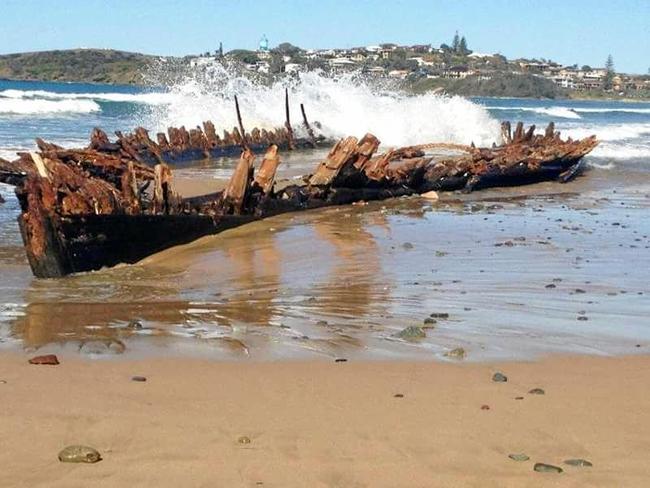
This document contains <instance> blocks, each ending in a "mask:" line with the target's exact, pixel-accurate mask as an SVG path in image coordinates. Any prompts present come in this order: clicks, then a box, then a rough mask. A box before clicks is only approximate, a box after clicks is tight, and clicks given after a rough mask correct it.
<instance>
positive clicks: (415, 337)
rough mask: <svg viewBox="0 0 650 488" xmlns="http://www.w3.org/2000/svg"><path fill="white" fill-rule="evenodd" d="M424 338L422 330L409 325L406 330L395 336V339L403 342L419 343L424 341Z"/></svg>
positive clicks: (424, 334) (424, 333)
mask: <svg viewBox="0 0 650 488" xmlns="http://www.w3.org/2000/svg"><path fill="white" fill-rule="evenodd" d="M426 336H427V334H426V332H424V329H422V327H420V326H418V325H409V326H408V327H407V328H406V329H404V330H401V331H400V332H398V333H397V334H395V337H399V338H400V339H404V340H405V341H419V340H420V339H424V338H425V337H426Z"/></svg>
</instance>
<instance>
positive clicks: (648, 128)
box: [562, 124, 650, 141]
mask: <svg viewBox="0 0 650 488" xmlns="http://www.w3.org/2000/svg"><path fill="white" fill-rule="evenodd" d="M562 133H563V134H564V135H567V136H571V137H573V138H574V139H582V138H583V137H588V136H590V135H593V134H595V135H596V137H597V138H598V139H599V140H601V141H626V140H631V139H638V138H640V137H644V138H645V137H646V136H649V135H650V124H607V125H595V124H594V125H582V126H579V127H571V128H569V129H568V130H563V131H562Z"/></svg>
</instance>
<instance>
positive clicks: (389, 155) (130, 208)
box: [16, 124, 597, 278]
mask: <svg viewBox="0 0 650 488" xmlns="http://www.w3.org/2000/svg"><path fill="white" fill-rule="evenodd" d="M503 139H504V144H503V145H501V146H498V147H493V148H475V147H473V146H458V145H454V144H426V145H421V146H412V147H406V148H400V149H395V150H391V151H388V152H386V153H384V154H380V155H375V153H376V151H377V149H378V147H379V140H378V139H377V138H375V137H374V136H373V135H371V134H366V135H365V136H364V137H363V138H362V139H360V140H358V139H356V138H354V137H348V138H345V139H342V140H340V141H339V142H338V143H337V144H336V145H335V146H334V147H333V148H332V149H331V151H330V152H329V154H328V155H327V157H326V158H325V159H324V160H323V161H322V162H321V163H320V164H319V165H318V167H317V168H316V170H315V171H314V173H313V174H311V175H309V176H306V177H305V178H304V179H303V182H302V183H300V184H297V185H290V186H286V187H283V188H280V189H277V188H276V185H275V175H276V171H277V168H278V165H279V163H280V158H279V155H278V147H277V145H271V146H270V147H269V148H268V149H267V151H266V153H265V155H264V158H263V161H262V162H261V164H260V165H259V166H258V167H257V168H255V166H254V164H253V163H254V159H255V156H254V154H253V152H252V151H251V150H250V148H249V147H247V145H246V144H244V149H243V151H242V154H241V157H240V160H239V162H238V164H237V166H236V167H235V169H234V172H233V175H232V178H231V179H230V182H229V183H228V185H227V187H226V189H225V190H224V191H222V192H216V193H213V194H210V195H204V196H199V197H193V198H182V197H180V196H179V195H177V194H175V193H174V191H173V185H172V174H171V170H170V169H169V166H168V165H166V164H165V163H164V162H158V163H157V164H156V165H155V166H154V167H151V166H149V165H147V164H144V163H143V162H142V161H140V160H138V159H136V158H133V159H127V158H125V157H124V156H123V155H115V154H111V153H110V152H105V151H100V150H97V149H91V148H87V149H80V150H64V149H61V148H57V147H53V146H48V145H46V144H40V146H42V147H41V149H42V150H41V152H40V153H31V154H27V155H23V156H22V158H21V160H20V161H19V162H18V163H17V164H18V165H19V166H20V167H21V168H22V170H23V171H24V172H25V173H26V176H25V178H24V180H23V181H22V182H21V183H20V185H19V186H18V187H17V189H16V194H17V196H18V199H19V202H20V205H21V209H22V213H21V215H20V216H19V224H20V228H21V234H22V237H23V241H24V244H25V249H26V252H27V256H28V258H29V263H30V265H31V268H32V271H33V273H34V275H35V276H37V277H41V278H55V277H62V276H66V275H69V274H72V273H78V272H83V271H91V270H97V269H100V268H103V267H111V266H114V265H116V264H118V263H127V264H128V263H135V262H137V261H140V260H141V259H143V258H145V257H147V256H149V255H151V254H154V253H156V252H159V251H162V250H164V249H167V248H169V247H172V246H176V245H179V244H185V243H188V242H191V241H193V240H195V239H198V238H200V237H202V236H205V235H211V234H217V233H219V232H221V231H224V230H227V229H230V228H233V227H237V226H240V225H244V224H246V223H249V222H251V221H254V220H259V219H263V218H266V217H269V216H272V215H277V214H280V213H285V212H294V211H300V210H307V209H314V208H319V207H324V206H331V205H344V204H349V203H353V202H356V201H370V200H383V199H387V198H392V197H399V196H404V195H413V194H420V193H425V192H429V191H431V190H436V191H453V190H463V191H473V190H477V189H481V188H486V187H491V186H509V185H521V184H528V183H533V182H536V181H541V180H559V181H567V180H569V179H571V178H572V177H574V176H575V175H576V174H577V172H578V171H579V168H580V161H581V159H582V158H583V156H584V155H586V154H587V153H589V152H590V151H591V150H592V149H593V148H594V147H595V146H596V144H597V141H596V139H595V138H594V137H590V138H586V139H583V140H581V141H571V140H566V141H565V140H562V139H561V138H560V136H559V133H556V132H555V131H554V127H553V126H552V125H550V126H549V128H548V129H547V130H546V133H545V134H544V135H535V134H534V127H533V128H531V129H529V130H528V131H526V132H524V130H523V125H521V124H519V125H518V126H517V129H516V130H515V132H514V134H512V133H511V130H510V127H509V125H507V124H505V125H504V135H503ZM433 148H445V149H454V150H459V151H461V152H462V153H463V154H462V155H458V156H446V157H445V158H436V157H434V156H430V155H426V153H425V151H426V150H429V149H433ZM30 166H31V169H30Z"/></svg>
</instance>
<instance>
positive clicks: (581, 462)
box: [564, 459, 593, 468]
mask: <svg viewBox="0 0 650 488" xmlns="http://www.w3.org/2000/svg"><path fill="white" fill-rule="evenodd" d="M564 464H568V465H569V466H577V467H585V468H590V467H592V466H593V464H592V463H591V462H589V461H587V460H586V459H567V460H566V461H564Z"/></svg>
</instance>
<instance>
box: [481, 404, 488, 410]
mask: <svg viewBox="0 0 650 488" xmlns="http://www.w3.org/2000/svg"><path fill="white" fill-rule="evenodd" d="M481 410H490V406H489V405H481Z"/></svg>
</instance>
